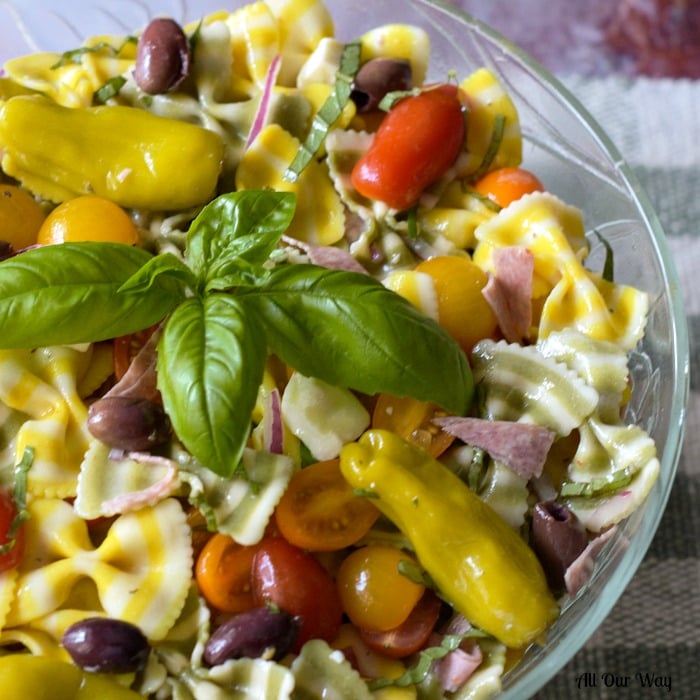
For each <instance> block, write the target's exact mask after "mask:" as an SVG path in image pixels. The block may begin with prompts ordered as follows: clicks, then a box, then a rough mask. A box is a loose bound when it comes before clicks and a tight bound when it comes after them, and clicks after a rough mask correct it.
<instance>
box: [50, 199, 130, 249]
mask: <svg viewBox="0 0 700 700" xmlns="http://www.w3.org/2000/svg"><path fill="white" fill-rule="evenodd" d="M76 241H109V242H113V243H124V244H126V245H136V244H138V243H139V241H140V237H139V232H138V229H137V228H136V226H135V225H134V222H133V221H132V220H131V218H130V217H129V215H128V214H127V213H126V211H124V209H122V208H121V207H120V206H119V205H118V204H115V203H114V202H112V201H111V200H109V199H105V198H104V197H97V196H96V195H91V194H90V195H82V196H80V197H74V198H73V199H68V200H66V201H65V202H63V203H61V204H59V205H58V206H57V207H56V208H55V209H54V210H53V211H52V212H51V213H50V214H49V215H48V216H47V217H46V219H44V222H43V223H42V225H41V228H40V229H39V234H38V237H37V242H38V243H40V244H42V245H50V244H54V243H67V242H76Z"/></svg>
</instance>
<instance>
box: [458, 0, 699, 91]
mask: <svg viewBox="0 0 700 700" xmlns="http://www.w3.org/2000/svg"><path fill="white" fill-rule="evenodd" d="M452 2H453V4H455V5H457V6H459V7H461V8H462V9H464V10H466V11H467V12H469V13H471V14H473V15H474V16H475V17H477V18H479V19H480V20H482V21H484V22H486V24H489V25H491V26H492V27H494V28H495V29H497V30H498V31H499V32H500V33H501V34H503V35H505V36H506V37H507V38H508V39H510V40H511V41H513V42H514V43H516V44H519V45H520V46H522V47H523V48H524V49H525V50H526V51H528V52H529V53H530V54H531V55H533V56H534V57H535V58H537V59H538V60H539V61H540V62H541V63H543V64H544V65H545V66H546V67H547V68H549V69H550V70H551V71H553V72H555V73H557V74H560V75H568V74H577V75H588V76H593V75H607V74H610V73H618V74H622V75H628V76H635V75H644V76H650V77H656V78H662V77H665V78H683V77H685V78H695V79H697V78H700V0H517V1H516V2H513V0H452Z"/></svg>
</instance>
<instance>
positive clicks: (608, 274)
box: [593, 229, 615, 282]
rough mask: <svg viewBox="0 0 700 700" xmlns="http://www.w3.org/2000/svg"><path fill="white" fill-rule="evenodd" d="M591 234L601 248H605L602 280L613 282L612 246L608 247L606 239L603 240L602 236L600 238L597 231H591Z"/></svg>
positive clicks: (613, 261) (613, 260)
mask: <svg viewBox="0 0 700 700" xmlns="http://www.w3.org/2000/svg"><path fill="white" fill-rule="evenodd" d="M593 234H594V235H595V237H596V238H597V239H598V240H599V241H600V243H601V244H602V246H603V248H605V261H604V263H603V273H602V274H603V279H604V280H605V281H606V282H613V281H614V277H615V258H614V254H613V249H612V246H611V245H610V243H609V241H608V240H607V239H605V238H603V236H601V234H600V232H599V231H598V230H596V229H593Z"/></svg>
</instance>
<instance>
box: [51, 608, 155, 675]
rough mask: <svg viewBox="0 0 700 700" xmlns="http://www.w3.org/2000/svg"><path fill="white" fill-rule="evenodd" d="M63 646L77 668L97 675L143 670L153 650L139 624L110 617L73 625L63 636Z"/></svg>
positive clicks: (94, 618) (82, 621)
mask: <svg viewBox="0 0 700 700" xmlns="http://www.w3.org/2000/svg"><path fill="white" fill-rule="evenodd" d="M62 643H63V646H64V647H65V649H66V651H67V652H68V653H69V654H70V657H71V658H72V659H73V661H74V662H75V664H76V665H77V666H80V667H81V668H83V669H85V670H86V671H95V672H98V673H132V672H134V671H140V670H141V669H142V668H144V666H145V665H146V661H147V660H148V655H149V653H150V651H151V647H150V644H149V643H148V639H146V636H145V635H144V633H143V632H142V631H141V630H140V629H139V628H138V627H137V626H136V625H132V624H131V623H129V622H123V621H122V620H114V619H112V618H107V617H89V618H86V619H85V620H81V621H80V622H75V623H73V624H72V625H71V626H70V627H69V628H68V629H67V630H66V631H65V632H64V633H63V639H62Z"/></svg>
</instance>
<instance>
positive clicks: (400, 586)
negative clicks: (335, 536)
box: [336, 545, 425, 632]
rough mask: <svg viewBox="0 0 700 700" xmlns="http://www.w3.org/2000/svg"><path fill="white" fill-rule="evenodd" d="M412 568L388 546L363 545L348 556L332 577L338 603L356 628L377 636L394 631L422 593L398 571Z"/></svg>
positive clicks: (407, 556)
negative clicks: (334, 578) (375, 633)
mask: <svg viewBox="0 0 700 700" xmlns="http://www.w3.org/2000/svg"><path fill="white" fill-rule="evenodd" d="M401 562H408V563H411V564H415V559H414V558H413V557H412V556H411V555H410V554H408V553H406V552H404V551H402V550H400V549H398V548H397V547H392V546H389V545H367V546H366V547H360V548H359V549H356V550H354V551H353V552H352V553H351V554H349V555H348V556H347V557H346V558H345V559H344V560H343V562H342V563H341V565H340V567H339V568H338V573H337V575H336V583H337V586H338V593H339V595H340V602H341V603H342V606H343V610H344V611H345V614H346V615H347V616H348V617H349V618H350V621H351V622H352V623H353V624H354V625H355V626H356V627H361V628H363V629H371V630H376V631H380V632H385V631H387V630H390V629H393V628H394V627H398V626H399V625H400V624H401V623H403V622H404V621H405V620H406V618H407V617H408V616H409V615H410V614H411V610H413V608H414V607H415V606H416V604H417V603H418V601H419V600H420V599H421V597H422V595H423V593H424V592H425V586H424V585H423V584H420V583H416V582H415V581H413V580H412V579H410V578H408V576H405V575H404V574H403V573H401V571H400V564H401Z"/></svg>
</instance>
